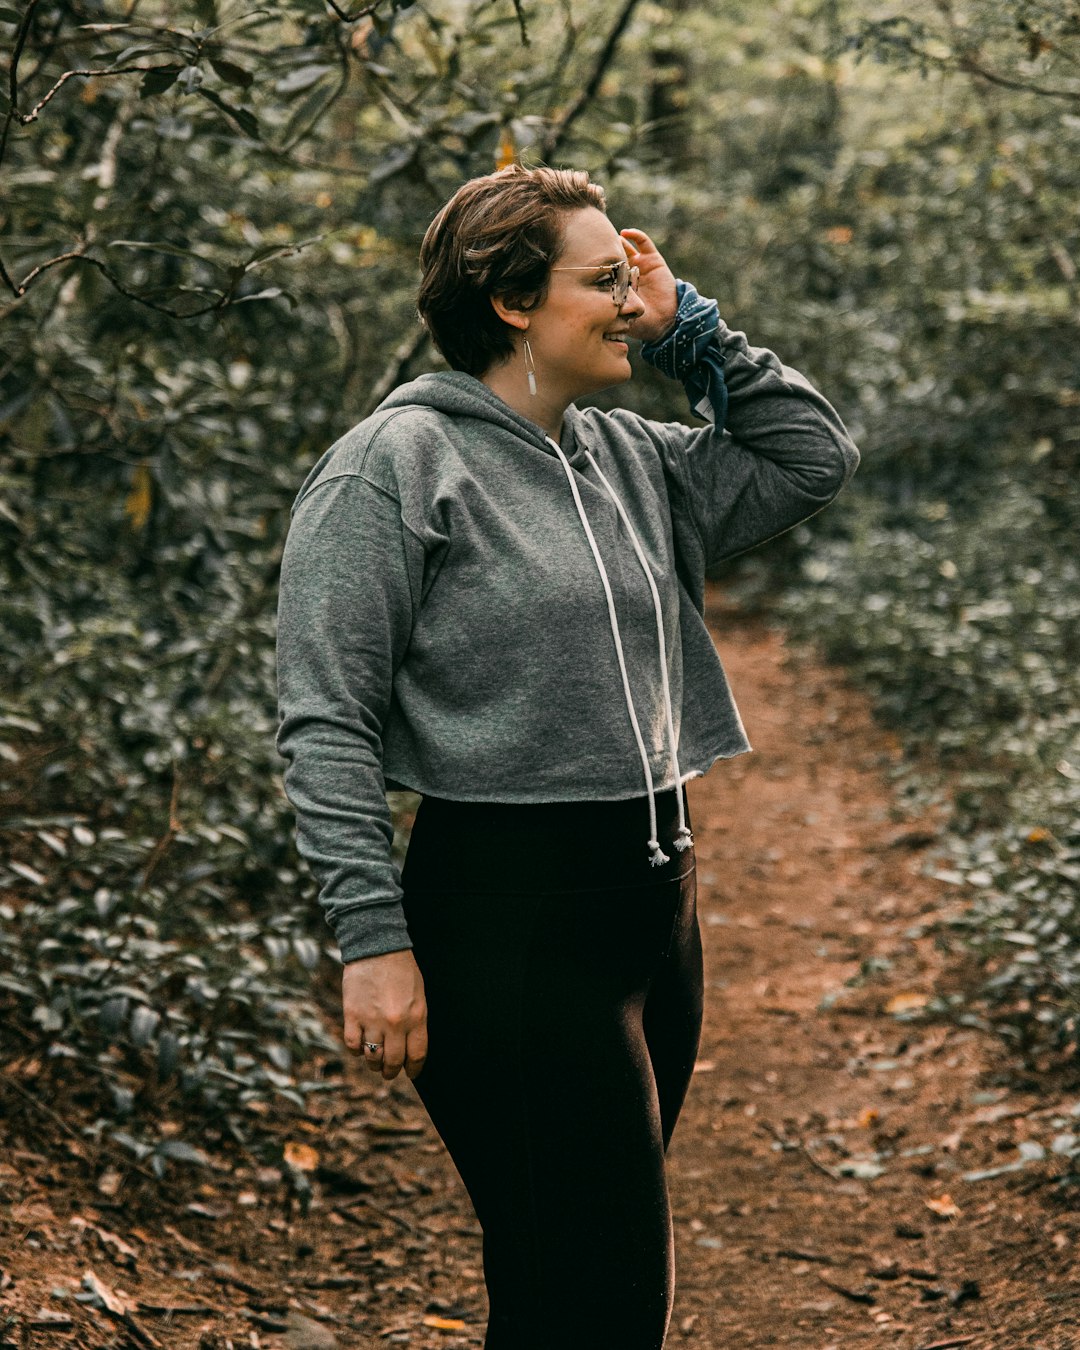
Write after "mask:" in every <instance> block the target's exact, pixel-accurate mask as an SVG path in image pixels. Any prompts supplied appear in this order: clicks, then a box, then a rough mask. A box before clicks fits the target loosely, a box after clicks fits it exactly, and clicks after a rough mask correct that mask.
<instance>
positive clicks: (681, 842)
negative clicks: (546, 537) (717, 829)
mask: <svg viewBox="0 0 1080 1350" xmlns="http://www.w3.org/2000/svg"><path fill="white" fill-rule="evenodd" d="M548 440H549V441H550V443H551V445H552V446H553V447H554V449H555V451H556V453H557V454H558V456H559V460H560V462H561V463H562V466H563V470H564V472H565V474H566V479H567V482H568V483H569V484H570V491H571V492H572V493H573V497H574V504H575V506H576V507H577V512H578V516H579V518H580V520H581V524H582V528H583V529H584V531H585V535H586V537H587V539H588V541H589V547H590V548H591V549H592V555H593V560H594V561H595V563H596V568H597V571H598V572H599V573H600V581H601V582H602V584H603V587H604V594H605V596H606V597H607V605H608V620H609V622H610V624H611V636H612V638H613V639H614V642H615V652H616V655H617V656H618V658H619V672H620V674H621V675H622V685H623V694H624V695H625V698H626V710H627V712H628V713H629V714H630V724H631V726H632V727H633V728H634V739H635V740H636V741H637V747H638V752H639V754H640V755H641V763H642V767H643V768H644V770H645V783H646V786H647V788H648V795H649V841H648V846H649V849H650V852H651V857H650V859H649V862H650V864H651V865H652V866H653V867H660V866H661V865H662V864H664V863H666V862H668V861H669V859H668V856H667V854H666V853H664V852H663V851H662V849H661V848H660V841H659V839H658V838H657V828H656V794H655V791H654V788H653V776H652V769H651V768H650V767H649V756H648V753H647V751H646V749H645V742H644V740H643V739H642V736H641V728H640V726H639V725H638V720H637V714H636V712H635V711H634V701H633V698H632V697H631V694H630V680H629V676H628V675H627V672H626V658H625V657H624V655H623V646H622V638H621V636H620V634H619V620H618V617H617V616H616V613H615V600H614V597H613V596H612V594H611V583H610V582H609V581H608V575H607V569H606V568H605V567H604V560H603V558H601V556H600V550H599V548H598V547H597V544H596V538H595V536H594V535H593V532H592V529H591V527H590V525H589V519H588V517H587V516H586V514H585V507H584V506H583V505H582V502H581V494H580V493H579V492H578V486H577V483H576V482H575V480H574V471H573V469H571V467H570V463H569V461H568V460H567V458H566V456H565V455H564V454H563V451H562V447H561V446H560V445H559V443H558V441H555V440H553V439H552V438H551V437H550V436H549V437H548ZM585 454H586V457H587V458H588V461H589V463H590V464H591V465H592V467H593V468H594V469H595V470H596V473H597V475H598V476H599V478H600V481H601V483H603V485H604V488H605V490H606V491H607V493H608V495H609V496H610V497H611V500H612V501H613V502H614V503H615V509H616V510H617V511H618V513H619V516H620V517H621V519H622V522H623V524H624V525H625V526H626V529H627V532H628V534H629V535H630V542H631V543H632V544H633V546H634V552H635V554H636V555H637V560H638V562H639V563H640V564H641V570H642V571H643V572H644V573H645V578H646V580H647V581H648V583H649V590H650V592H651V593H652V601H653V610H654V612H655V615H656V637H657V644H658V647H659V652H660V680H661V685H662V687H663V691H664V712H665V715H666V718H667V733H668V745H669V747H670V750H671V762H672V764H673V766H674V769H675V796H676V799H677V801H678V808H679V828H678V829H677V830H676V832H675V840H674V843H675V847H676V849H678V850H679V851H680V852H682V851H683V849H687V848H689V847H690V845H691V844H692V843H693V842H694V838H693V835H692V834H691V833H690V829H689V827H688V826H687V824H686V816H685V813H684V811H683V800H682V783H681V775H680V773H679V756H678V751H677V749H676V743H675V724H674V719H673V716H672V711H671V689H670V686H669V684H668V675H667V648H666V645H665V641H664V617H663V609H662V606H661V604H660V593H659V591H658V590H657V589H656V581H655V579H654V578H653V574H652V571H651V569H650V567H649V564H648V562H647V561H646V559H645V554H644V552H643V551H642V548H641V544H640V543H639V542H638V537H637V533H636V532H635V530H634V527H633V525H631V523H630V518H629V516H628V515H627V514H626V510H625V509H624V507H623V504H622V502H621V501H620V500H619V495H618V493H617V492H616V491H615V489H614V488H613V487H612V486H611V484H610V483H609V482H608V480H607V478H606V477H605V476H604V474H603V473H602V471H601V469H600V466H599V465H598V464H597V462H596V460H595V459H594V458H593V456H592V453H591V452H590V451H589V450H588V449H586V451H585Z"/></svg>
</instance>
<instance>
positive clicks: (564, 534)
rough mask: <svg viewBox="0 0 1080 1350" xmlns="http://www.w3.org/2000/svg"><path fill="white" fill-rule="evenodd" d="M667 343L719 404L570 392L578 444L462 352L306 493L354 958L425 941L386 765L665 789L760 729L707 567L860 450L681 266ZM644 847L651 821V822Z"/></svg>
mask: <svg viewBox="0 0 1080 1350" xmlns="http://www.w3.org/2000/svg"><path fill="white" fill-rule="evenodd" d="M678 295H679V308H678V314H677V317H676V320H675V323H674V325H673V327H672V329H671V330H669V332H668V333H667V334H666V335H665V336H664V338H663V339H661V340H660V341H658V342H656V343H651V344H645V345H644V346H643V347H642V355H643V357H644V358H645V359H646V360H647V361H649V362H650V363H652V364H653V365H655V366H656V367H657V368H658V369H660V370H662V371H663V372H664V373H665V374H667V375H669V376H671V377H673V378H677V379H680V380H681V381H682V382H683V384H684V387H685V388H686V391H687V394H688V396H689V399H690V404H691V408H692V410H693V411H694V412H696V413H697V414H698V416H700V417H702V418H703V420H704V421H705V422H706V425H704V426H701V427H696V428H691V427H688V426H684V425H683V424H682V423H679V422H656V421H651V420H649V419H648V418H645V417H641V416H639V415H638V414H637V413H633V412H630V411H627V410H625V409H615V410H614V411H612V412H602V411H600V410H599V409H597V408H580V409H579V408H577V407H576V406H574V405H573V404H571V406H570V407H569V408H567V410H566V414H565V417H564V420H563V427H562V438H561V444H559V443H556V442H555V441H554V440H553V439H551V438H550V437H549V436H547V435H546V434H545V433H544V431H543V430H542V429H541V428H540V427H539V426H538V425H536V424H535V423H533V422H530V421H529V420H528V419H527V418H525V417H522V416H521V415H520V414H519V413H517V412H515V411H514V410H513V409H512V408H510V407H509V406H508V405H507V404H506V403H504V402H503V401H502V400H501V399H500V398H498V397H497V396H496V395H495V394H494V393H493V392H492V391H491V390H490V389H488V387H487V386H486V385H485V384H484V383H482V381H480V380H478V379H476V378H474V377H473V376H471V375H466V374H464V373H463V372H461V371H450V372H439V373H435V374H427V375H421V376H420V377H419V378H418V379H415V380H412V381H411V382H409V383H407V384H404V385H402V386H401V387H399V388H398V389H397V390H395V391H394V393H392V394H391V395H390V396H389V397H388V398H387V399H385V400H384V401H383V403H382V404H381V405H380V406H379V407H378V409H377V410H376V411H375V412H374V413H373V414H372V415H371V416H370V417H367V418H365V419H364V420H363V421H362V422H360V423H359V424H358V425H357V426H355V427H353V428H352V430H351V431H348V432H346V433H345V435H344V436H342V437H341V438H340V439H339V440H338V441H336V442H335V443H334V444H333V445H332V446H331V447H330V448H329V449H328V450H327V451H326V453H325V454H324V455H323V456H322V458H321V459H320V460H319V461H318V462H317V463H316V464H315V465H314V467H313V468H312V470H311V472H310V473H309V474H308V476H307V478H306V480H305V481H304V483H303V485H302V486H301V488H300V491H299V493H298V494H297V497H296V500H295V502H294V504H293V507H292V514H291V521H290V526H289V532H288V536H287V539H286V543H285V550H284V556H283V559H282V569H281V584H280V592H279V602H278V636H277V676H278V704H279V715H280V721H279V728H278V733H277V741H276V744H277V748H278V751H279V753H280V754H281V756H282V757H283V759H284V760H285V772H284V786H285V792H286V794H287V796H288V799H289V801H290V803H291V804H292V806H293V808H294V810H295V813H296V821H297V845H298V848H299V851H300V853H301V855H302V856H303V857H304V858H305V859H306V861H307V862H308V864H309V866H310V867H311V869H312V872H313V874H314V876H315V878H316V881H317V882H318V884H319V887H320V893H319V900H320V903H321V905H322V906H323V908H324V912H325V915H326V918H327V921H328V922H329V924H330V926H331V928H332V929H333V931H334V935H335V937H336V939H337V942H338V945H339V947H340V950H341V956H342V960H343V961H346V962H348V961H353V960H357V959H359V958H361V957H366V956H375V955H379V954H381V953H384V952H391V951H397V950H400V949H402V948H407V947H411V946H412V941H411V939H410V937H409V932H408V927H407V925H406V922H405V917H404V912H403V909H402V905H401V896H402V890H401V884H400V876H399V873H398V869H397V866H396V864H395V862H394V860H393V858H392V855H391V845H392V843H393V834H394V831H393V823H392V820H391V815H390V810H389V806H388V804H387V801H386V790H387V789H409V790H412V791H415V792H418V793H420V794H425V793H429V794H431V795H434V796H439V797H447V798H451V799H454V800H458V801H489V802H552V801H588V800H599V799H608V800H621V799H625V798H629V797H637V796H647V797H648V799H649V808H650V811H649V819H650V837H649V838H648V839H647V840H646V839H642V840H641V865H642V880H643V881H647V880H648V877H649V868H650V866H654V865H656V864H658V863H662V862H666V861H667V860H668V857H669V856H670V855H669V854H666V853H665V852H664V849H665V848H675V849H683V848H686V847H688V846H689V844H690V842H691V838H690V832H689V830H688V829H687V828H686V825H685V820H684V818H683V815H682V803H681V795H682V794H681V793H680V794H679V798H680V802H679V821H678V828H677V829H676V831H675V834H674V837H673V838H671V839H667V840H662V839H659V838H657V829H656V812H655V804H654V798H655V794H656V793H657V792H660V791H664V790H666V789H668V788H671V787H674V786H676V785H677V784H681V783H683V782H685V781H686V780H687V779H689V778H694V777H697V776H699V775H701V774H703V773H705V771H706V770H707V769H708V768H709V767H710V765H712V764H713V763H714V762H715V761H716V760H717V759H720V758H725V757H730V756H733V755H738V754H741V753H743V752H744V751H746V750H749V749H750V745H749V742H748V741H747V738H746V733H745V731H744V729H743V725H742V720H741V718H740V716H739V712H738V709H737V708H736V706H735V702H734V699H733V698H732V696H731V692H730V690H729V688H728V683H727V680H726V678H725V675H724V670H723V667H722V665H721V663H720V659H719V657H718V655H717V652H716V649H715V647H714V645H713V642H712V639H711V637H710V635H709V633H708V630H707V629H706V627H705V622H704V583H705V571H706V569H707V568H708V567H710V566H712V565H713V564H715V563H718V562H720V561H721V560H722V559H725V558H730V557H731V556H733V555H734V554H737V553H742V552H743V551H745V550H746V549H748V548H752V547H753V546H754V545H755V544H759V543H762V542H763V541H764V540H767V539H771V538H773V537H774V536H776V535H778V534H781V533H783V532H784V531H785V530H788V529H790V528H791V527H792V526H794V525H796V524H798V523H799V522H800V521H802V520H805V519H806V518H807V517H809V516H812V515H814V514H815V513H816V512H817V511H820V510H821V508H822V507H824V506H826V505H827V504H828V503H829V502H830V501H831V500H832V499H833V498H834V497H835V496H836V494H837V493H838V492H839V491H840V489H841V488H842V487H843V485H844V484H845V483H846V482H847V480H848V479H849V478H850V476H851V474H852V473H853V472H854V470H855V468H856V466H857V464H858V461H859V452H858V450H857V449H856V447H855V445H854V444H853V443H852V441H851V438H850V436H849V435H848V433H847V431H846V430H845V428H844V425H843V423H842V422H841V420H840V418H839V417H838V416H837V414H836V412H835V411H834V409H833V408H832V407H831V405H830V404H829V403H828V402H827V401H826V399H825V398H823V397H822V395H821V394H820V393H818V391H817V390H816V389H815V388H814V387H813V386H812V385H811V384H810V383H809V381H807V380H806V379H805V378H804V377H803V376H802V375H800V374H799V372H798V371H796V370H793V369H791V368H790V367H789V366H785V365H783V364H782V362H781V361H780V360H779V359H778V358H777V357H776V356H775V355H774V354H773V353H772V352H771V351H769V350H767V349H766V348H762V347H751V346H749V345H748V343H747V341H746V336H745V334H743V333H741V332H738V331H735V330H732V329H729V328H728V327H727V325H726V324H725V323H724V321H723V320H722V319H721V318H720V316H719V313H718V310H717V306H716V303H715V301H712V300H706V299H703V298H702V297H701V296H699V295H698V293H697V292H696V290H694V288H693V287H692V286H690V285H689V284H688V283H686V282H682V281H680V282H679V283H678ZM635 847H636V845H635Z"/></svg>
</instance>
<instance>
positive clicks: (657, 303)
mask: <svg viewBox="0 0 1080 1350" xmlns="http://www.w3.org/2000/svg"><path fill="white" fill-rule="evenodd" d="M619 234H620V235H621V236H622V241H623V248H624V249H626V260H627V262H628V263H629V264H630V266H631V267H636V268H638V269H639V270H640V276H639V277H638V295H639V296H640V297H641V298H642V300H644V302H645V313H644V314H642V315H641V316H640V317H639V318H637V319H635V320H634V324H633V328H632V330H631V331H632V332H633V334H634V337H636V338H638V339H639V340H640V341H641V342H655V341H656V339H657V338H661V337H663V336H664V334H665V333H666V332H667V331H668V329H669V328H670V327H671V325H672V324H673V323H674V322H675V314H676V311H677V309H678V304H679V302H678V296H677V295H676V292H675V277H674V274H673V273H672V271H671V268H670V267H668V265H667V263H666V262H665V261H664V256H663V254H662V253H661V252H660V250H659V249H658V248H657V247H656V245H655V244H654V243H653V241H652V240H651V239H650V238H649V236H648V235H647V234H646V233H645V231H644V230H620V231H619Z"/></svg>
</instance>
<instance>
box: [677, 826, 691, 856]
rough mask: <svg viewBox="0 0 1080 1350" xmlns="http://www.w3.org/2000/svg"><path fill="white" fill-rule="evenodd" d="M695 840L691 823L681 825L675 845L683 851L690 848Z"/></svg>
mask: <svg viewBox="0 0 1080 1350" xmlns="http://www.w3.org/2000/svg"><path fill="white" fill-rule="evenodd" d="M693 842H694V836H693V835H692V834H691V833H690V827H689V825H683V826H681V827H680V828H679V829H678V830H677V831H676V834H675V847H676V848H677V849H678V850H679V852H680V853H682V851H683V849H687V848H689V847H690V846H691V845H692V844H693Z"/></svg>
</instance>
